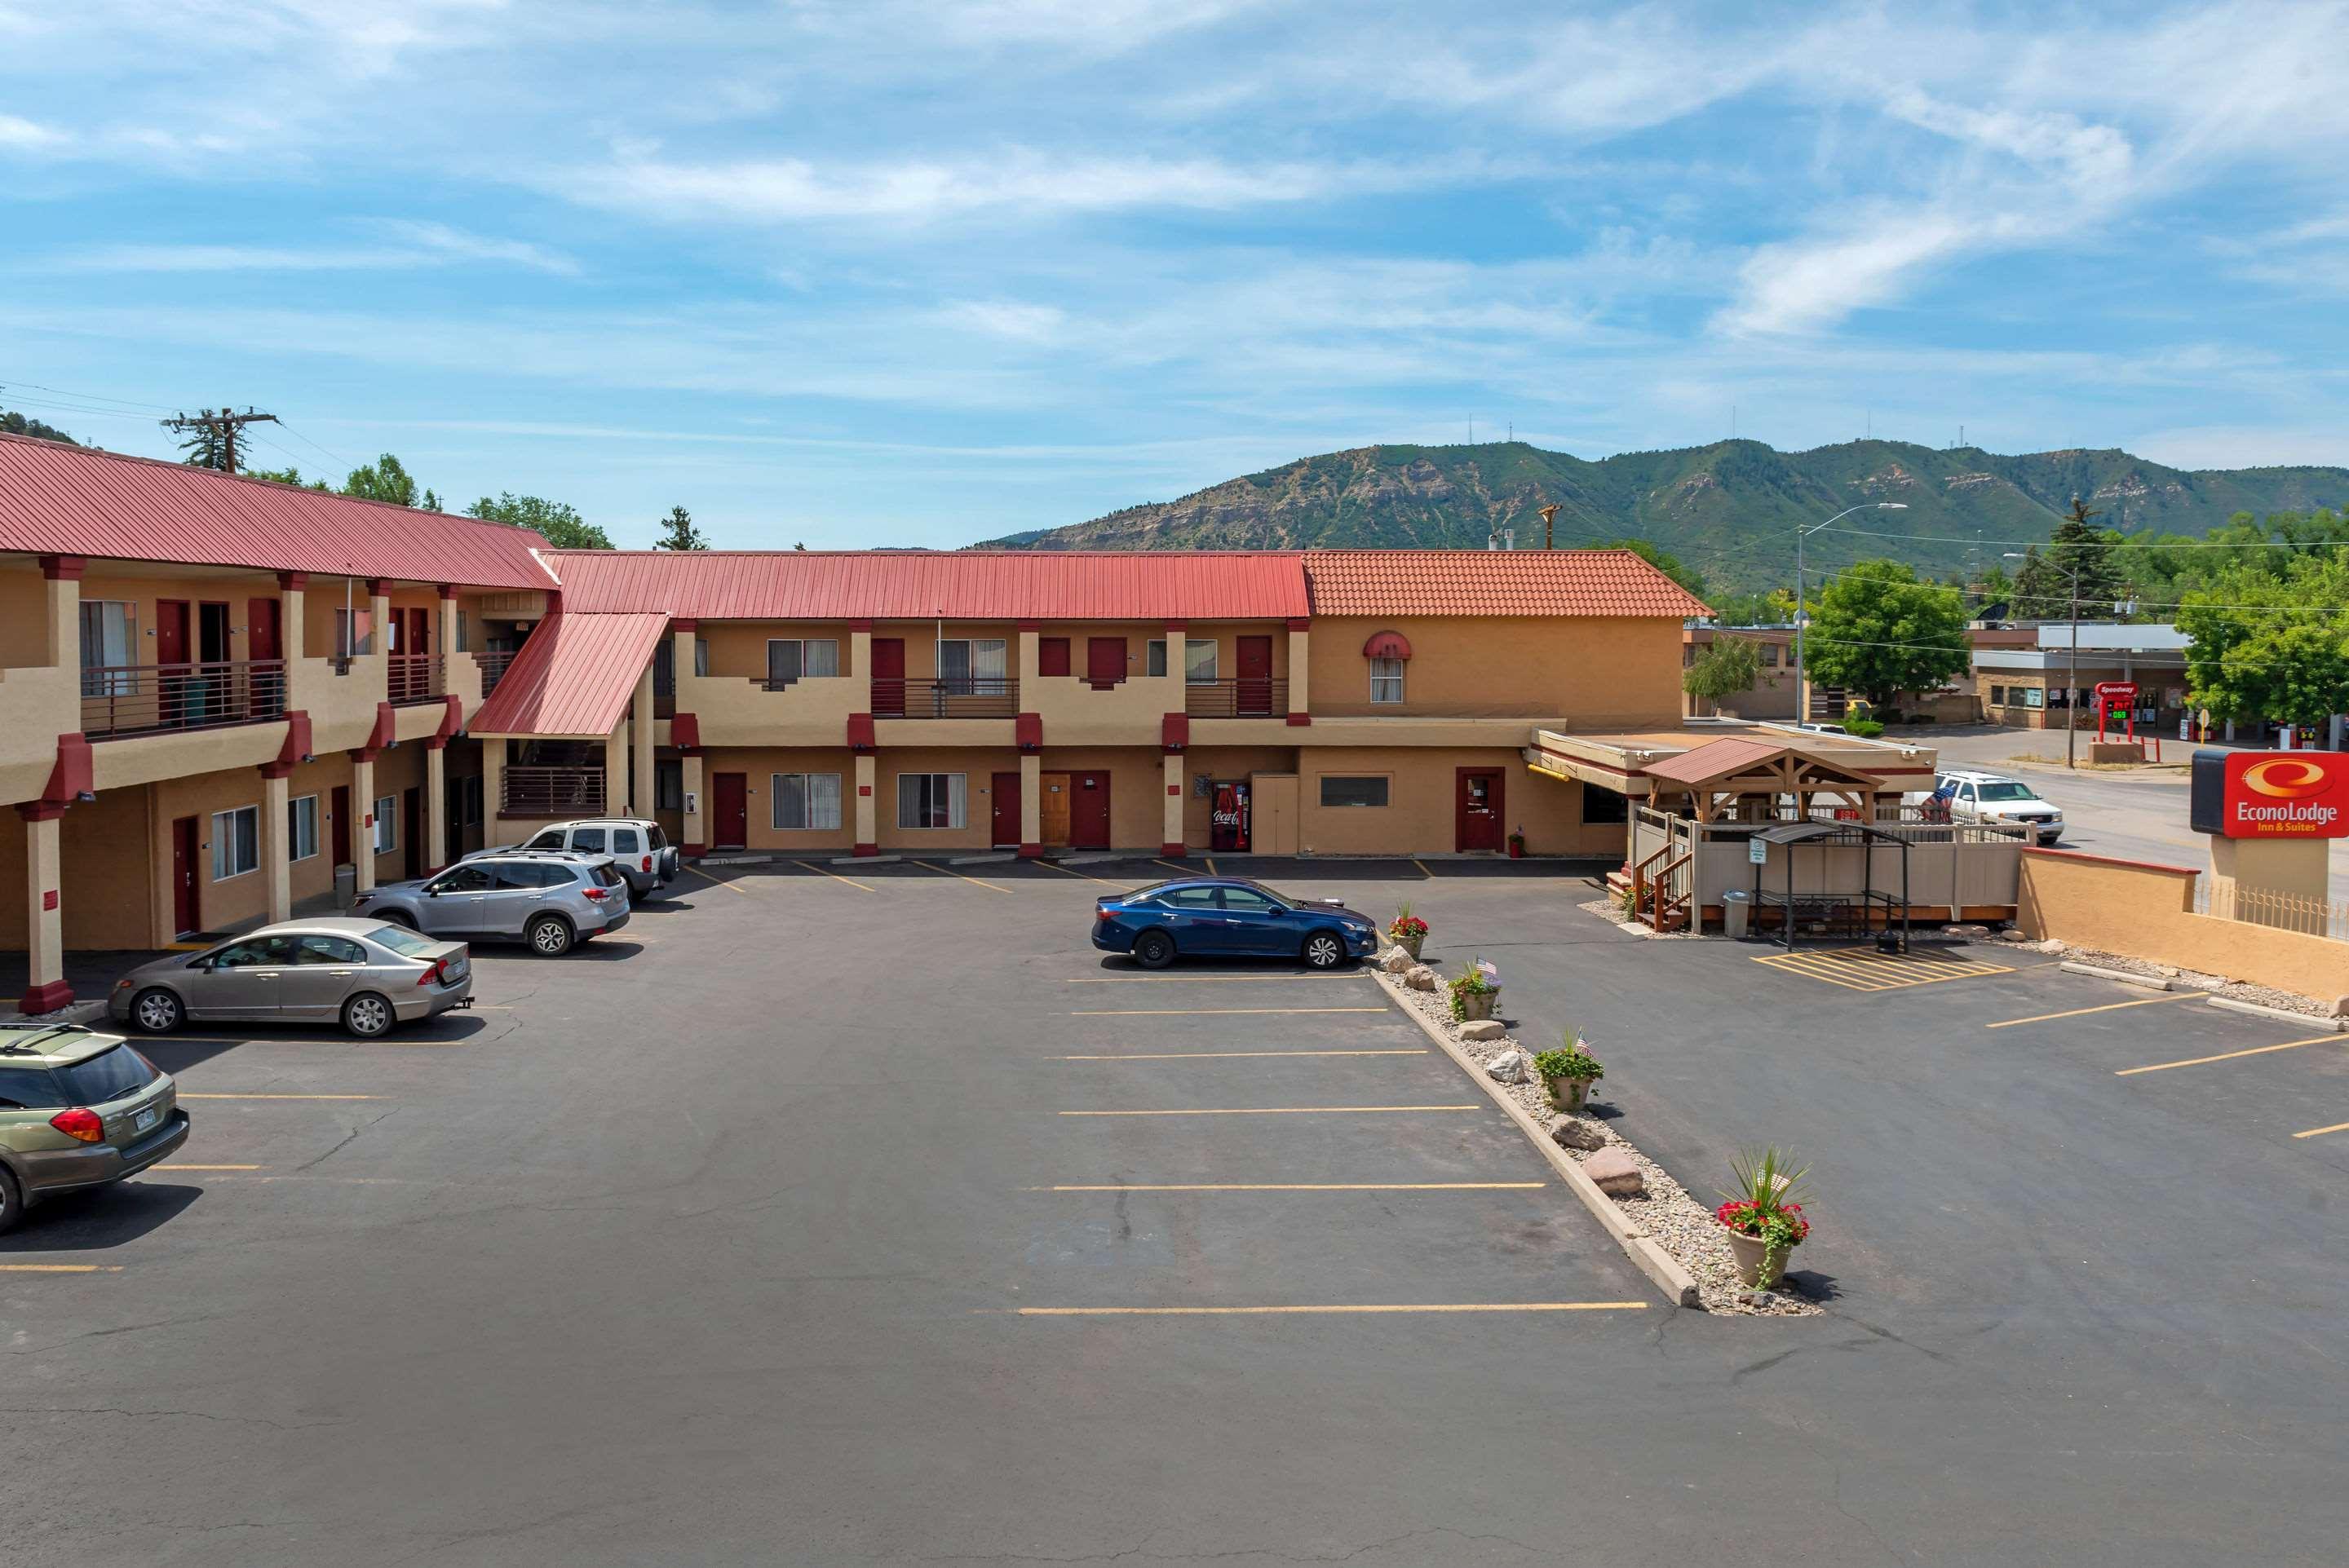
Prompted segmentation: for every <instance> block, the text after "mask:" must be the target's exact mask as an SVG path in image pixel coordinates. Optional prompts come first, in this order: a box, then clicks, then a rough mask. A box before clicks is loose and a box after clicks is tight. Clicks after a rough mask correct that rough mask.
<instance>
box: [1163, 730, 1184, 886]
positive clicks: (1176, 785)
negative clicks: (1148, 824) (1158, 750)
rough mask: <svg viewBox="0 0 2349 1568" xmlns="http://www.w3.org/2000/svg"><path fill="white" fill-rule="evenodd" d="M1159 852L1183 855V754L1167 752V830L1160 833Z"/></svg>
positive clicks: (1176, 856)
mask: <svg viewBox="0 0 2349 1568" xmlns="http://www.w3.org/2000/svg"><path fill="white" fill-rule="evenodd" d="M1160 838H1161V842H1160V844H1159V846H1158V849H1159V852H1160V853H1162V854H1164V855H1167V856H1170V857H1172V858H1174V859H1175V860H1180V859H1181V858H1182V856H1183V754H1182V753H1181V752H1179V751H1170V752H1168V753H1167V754H1166V830H1165V831H1164V833H1163V834H1161V835H1160Z"/></svg>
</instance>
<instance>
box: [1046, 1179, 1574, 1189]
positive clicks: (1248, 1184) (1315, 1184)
mask: <svg viewBox="0 0 2349 1568" xmlns="http://www.w3.org/2000/svg"><path fill="white" fill-rule="evenodd" d="M1547 1185H1548V1183H1547V1182H1545V1181H1186V1182H1178V1183H1173V1184H1167V1185H1162V1186H1142V1185H1136V1184H1134V1183H1132V1182H1118V1183H1110V1184H1105V1185H1102V1186H1097V1187H1029V1188H1024V1189H1022V1191H1029V1192H1522V1191H1526V1190H1527V1189H1535V1188H1541V1187H1545V1186H1547Z"/></svg>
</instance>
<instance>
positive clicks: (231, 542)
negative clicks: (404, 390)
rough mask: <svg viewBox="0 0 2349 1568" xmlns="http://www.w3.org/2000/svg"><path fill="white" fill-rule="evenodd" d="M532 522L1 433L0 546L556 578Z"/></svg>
mask: <svg viewBox="0 0 2349 1568" xmlns="http://www.w3.org/2000/svg"><path fill="white" fill-rule="evenodd" d="M545 548H546V541H545V540H543V539H542V538H540V537H539V536H538V535H537V534H535V533H533V532H532V531H529V530H528V529H521V528H508V527H506V526H504V525H503V524H502V523H495V522H483V521H479V520H477V519H474V518H470V517H449V516H445V515H443V514H442V513H440V512H437V511H411V510H409V508H407V507H404V506H391V505H388V504H387V503H385V502H382V501H373V500H355V499H353V498H352V497H349V496H339V495H326V494H324V493H322V492H320V491H317V490H301V489H298V488H296V487H295V486H293V485H281V484H271V483H269V482H267V481H266V480H249V479H244V478H242V477H240V476H238V475H234V474H222V473H214V472H212V470H211V469H191V468H190V467H188V466H187V465H186V464H184V463H166V462H158V461H156V460H155V459H151V458H130V457H124V456H123V455H121V454H120V453H119V452H98V451H92V450H90V449H88V448H84V447H68V446H66V445H64V444H62V443H60V442H57V441H37V440H34V439H32V438H28V437H24V436H8V435H0V550H22V551H27V552H32V553H35V554H39V555H94V556H100V557H105V558H109V559H115V560H122V561H176V562H188V563H191V564H198V565H229V566H252V567H258V568H260V569H262V570H264V571H275V572H318V573H349V574H350V575H352V576H355V577H388V578H394V579H397V580H398V581H401V582H408V583H464V584H467V585H469V586H475V587H484V588H550V587H552V586H554V583H553V581H552V580H551V579H550V578H549V577H548V575H547V573H546V571H545V569H544V568H543V567H542V566H540V565H539V563H538V561H537V559H536V558H535V557H534V556H533V554H532V553H531V552H533V550H543V549H545Z"/></svg>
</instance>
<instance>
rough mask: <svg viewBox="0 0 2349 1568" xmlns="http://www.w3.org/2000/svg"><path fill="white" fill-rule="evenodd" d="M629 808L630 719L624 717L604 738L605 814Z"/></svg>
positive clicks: (612, 815) (611, 815) (609, 815)
mask: <svg viewBox="0 0 2349 1568" xmlns="http://www.w3.org/2000/svg"><path fill="white" fill-rule="evenodd" d="M627 809H628V721H627V720H626V718H625V717H624V718H622V719H621V720H620V722H619V723H617V724H616V725H614V726H613V727H612V733H611V734H609V735H607V736H605V738H604V815H605V816H607V817H616V816H618V815H620V813H622V812H623V811H626V810H627Z"/></svg>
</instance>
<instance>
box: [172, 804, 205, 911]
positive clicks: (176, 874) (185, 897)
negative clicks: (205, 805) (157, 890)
mask: <svg viewBox="0 0 2349 1568" xmlns="http://www.w3.org/2000/svg"><path fill="white" fill-rule="evenodd" d="M201 854H202V842H201V841H200V840H198V838H197V837H196V820H195V819H194V818H193V817H181V818H179V819H178V820H175V821H173V822H172V824H171V923H172V924H173V926H174V927H175V928H176V929H175V930H174V931H173V932H172V934H173V935H175V936H185V935H187V934H188V933H190V932H191V931H202V929H203V912H202V905H201V904H200V903H198V901H197V897H196V861H197V860H198V858H199V857H200V856H201Z"/></svg>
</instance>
